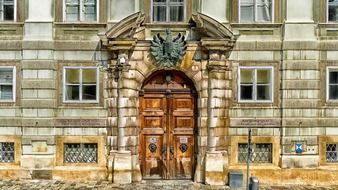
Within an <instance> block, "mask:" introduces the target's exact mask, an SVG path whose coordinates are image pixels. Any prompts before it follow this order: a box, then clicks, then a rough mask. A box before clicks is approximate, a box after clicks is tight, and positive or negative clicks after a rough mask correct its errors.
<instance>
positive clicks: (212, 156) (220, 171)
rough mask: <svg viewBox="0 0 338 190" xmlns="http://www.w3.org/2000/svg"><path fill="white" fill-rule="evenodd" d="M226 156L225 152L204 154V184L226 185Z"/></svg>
mask: <svg viewBox="0 0 338 190" xmlns="http://www.w3.org/2000/svg"><path fill="white" fill-rule="evenodd" d="M228 167H229V166H228V154H227V152H226V151H210V152H206V154H205V184H207V185H226V184H227V183H228V178H227V176H228Z"/></svg>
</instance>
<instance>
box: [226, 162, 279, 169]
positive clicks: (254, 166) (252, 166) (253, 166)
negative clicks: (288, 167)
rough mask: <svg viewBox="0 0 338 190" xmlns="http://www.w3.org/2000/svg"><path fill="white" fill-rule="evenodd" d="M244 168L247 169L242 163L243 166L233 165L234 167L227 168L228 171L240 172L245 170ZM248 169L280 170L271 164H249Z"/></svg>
mask: <svg viewBox="0 0 338 190" xmlns="http://www.w3.org/2000/svg"><path fill="white" fill-rule="evenodd" d="M246 167H247V166H246V163H243V164H239V163H234V165H230V166H229V170H241V169H246ZM250 169H264V170H265V169H267V170H268V169H271V170H280V169H281V168H280V167H279V166H277V165H274V164H272V163H264V164H263V163H262V164H256V163H251V162H250Z"/></svg>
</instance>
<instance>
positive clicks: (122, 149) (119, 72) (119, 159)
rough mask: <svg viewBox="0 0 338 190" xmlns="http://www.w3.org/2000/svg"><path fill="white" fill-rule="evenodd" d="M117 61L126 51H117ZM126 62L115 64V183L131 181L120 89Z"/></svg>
mask: <svg viewBox="0 0 338 190" xmlns="http://www.w3.org/2000/svg"><path fill="white" fill-rule="evenodd" d="M117 59H118V60H117V62H116V63H119V62H120V61H121V60H122V59H125V61H127V59H128V51H119V53H118V58H117ZM127 64H128V63H127V62H124V63H120V64H117V65H115V70H114V71H113V72H114V73H113V74H114V75H115V76H114V78H115V81H116V82H117V88H116V91H117V93H116V94H117V97H116V99H117V100H116V104H117V105H116V109H117V110H116V113H117V131H118V133H117V148H118V151H111V154H113V155H114V156H113V158H114V161H113V178H112V180H113V182H114V183H117V184H128V183H131V182H132V159H131V151H129V150H126V141H125V127H126V123H124V122H123V118H124V117H125V116H124V114H123V113H124V112H123V109H124V108H125V105H124V103H123V98H122V97H121V91H122V89H123V72H128V70H129V68H127V67H128V66H127Z"/></svg>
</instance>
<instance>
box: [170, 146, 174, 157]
mask: <svg viewBox="0 0 338 190" xmlns="http://www.w3.org/2000/svg"><path fill="white" fill-rule="evenodd" d="M170 153H171V154H172V155H173V154H174V147H172V146H171V147H170Z"/></svg>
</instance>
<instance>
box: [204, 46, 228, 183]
mask: <svg viewBox="0 0 338 190" xmlns="http://www.w3.org/2000/svg"><path fill="white" fill-rule="evenodd" d="M207 69H208V109H207V112H208V120H207V121H208V144H207V145H208V150H207V152H206V155H205V183H206V184H210V185H225V184H226V182H227V180H226V178H227V167H228V156H227V152H226V151H217V150H216V147H217V142H218V144H220V139H219V138H218V137H217V136H224V134H216V130H217V129H220V128H225V127H226V126H225V122H223V121H224V118H225V117H226V115H223V114H224V113H226V111H225V110H227V109H228V108H226V107H225V106H223V107H220V106H217V104H220V102H222V101H223V100H224V96H225V95H222V93H221V94H220V93H217V92H221V91H223V90H225V89H224V88H225V85H223V83H224V82H225V76H226V75H225V70H227V65H226V60H225V57H224V53H223V52H222V51H219V50H209V60H208V65H207ZM224 94H225V93H224ZM219 131H223V130H219Z"/></svg>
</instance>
